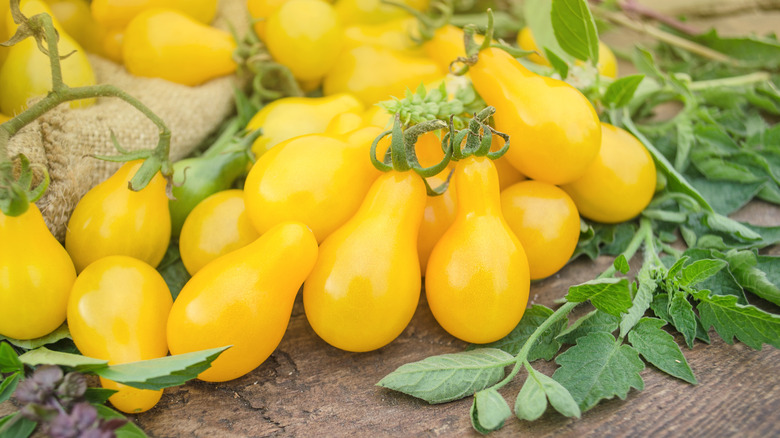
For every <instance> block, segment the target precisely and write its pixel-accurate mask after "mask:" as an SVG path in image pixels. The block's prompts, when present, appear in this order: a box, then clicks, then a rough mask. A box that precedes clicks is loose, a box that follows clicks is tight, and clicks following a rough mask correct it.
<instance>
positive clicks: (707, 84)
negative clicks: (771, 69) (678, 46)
mask: <svg viewBox="0 0 780 438" xmlns="http://www.w3.org/2000/svg"><path fill="white" fill-rule="evenodd" d="M770 79H771V75H770V74H769V73H767V72H765V71H758V72H754V73H750V74H746V75H742V76H733V77H730V78H721V79H711V80H708V81H697V82H691V83H690V84H689V85H688V87H689V88H690V89H691V90H706V89H709V88H717V87H739V86H742V85H749V84H755V83H759V82H766V81H768V80H770Z"/></svg>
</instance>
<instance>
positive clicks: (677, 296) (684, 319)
mask: <svg viewBox="0 0 780 438" xmlns="http://www.w3.org/2000/svg"><path fill="white" fill-rule="evenodd" d="M669 316H671V318H672V324H673V325H674V328H676V329H677V331H678V332H680V333H682V335H683V337H685V343H686V344H688V348H693V340H694V339H695V338H696V314H695V313H693V306H692V305H691V303H690V302H689V301H688V297H687V295H686V294H685V293H684V292H680V291H677V292H675V293H674V294H672V301H671V303H669Z"/></svg>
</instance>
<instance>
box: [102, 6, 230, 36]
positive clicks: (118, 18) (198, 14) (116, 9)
mask: <svg viewBox="0 0 780 438" xmlns="http://www.w3.org/2000/svg"><path fill="white" fill-rule="evenodd" d="M91 6H92V16H93V17H95V20H96V21H97V22H98V23H100V24H101V25H103V26H104V27H106V28H109V29H122V28H124V27H126V26H127V25H128V23H130V21H131V20H132V19H133V18H134V17H135V16H136V15H138V14H140V13H141V12H143V11H145V10H147V9H151V8H171V9H175V10H177V11H179V12H181V13H183V14H186V15H187V16H189V17H192V18H193V19H195V20H197V21H199V22H201V23H204V24H208V23H211V21H212V20H213V19H214V15H216V13H217V0H131V1H128V0H92V4H91Z"/></svg>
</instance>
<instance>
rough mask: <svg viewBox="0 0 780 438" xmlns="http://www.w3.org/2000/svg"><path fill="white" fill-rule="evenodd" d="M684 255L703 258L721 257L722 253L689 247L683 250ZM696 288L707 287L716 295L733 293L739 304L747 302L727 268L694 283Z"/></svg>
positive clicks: (702, 288) (691, 258)
mask: <svg viewBox="0 0 780 438" xmlns="http://www.w3.org/2000/svg"><path fill="white" fill-rule="evenodd" d="M685 255H686V256H687V257H689V259H690V260H692V261H696V260H704V259H722V258H723V257H724V254H723V253H721V252H718V251H714V250H710V249H702V248H691V249H688V250H686V251H685ZM694 289H696V290H704V289H708V290H710V291H712V293H715V294H716V295H734V296H736V297H737V298H738V302H739V303H740V304H747V303H748V302H747V299H746V298H745V292H744V291H743V289H742V286H740V285H739V283H738V282H737V280H736V279H735V278H734V276H733V275H732V274H731V271H730V270H728V269H721V270H720V271H718V272H717V273H715V275H713V276H712V277H710V278H708V279H706V280H704V281H702V282H700V283H697V284H696V287H695V288H694Z"/></svg>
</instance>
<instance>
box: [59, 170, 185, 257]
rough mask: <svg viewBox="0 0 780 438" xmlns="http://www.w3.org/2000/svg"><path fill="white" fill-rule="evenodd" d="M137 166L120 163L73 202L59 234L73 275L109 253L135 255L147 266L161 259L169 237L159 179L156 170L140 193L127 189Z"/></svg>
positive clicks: (168, 220)
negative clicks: (68, 218) (73, 266)
mask: <svg viewBox="0 0 780 438" xmlns="http://www.w3.org/2000/svg"><path fill="white" fill-rule="evenodd" d="M142 163H143V162H142V161H140V160H136V161H130V162H128V163H125V164H123V165H122V167H120V168H119V170H117V171H116V172H115V173H114V174H113V175H111V176H110V177H109V178H108V179H107V180H105V181H103V182H102V183H100V184H98V185H97V186H95V187H93V188H92V189H91V190H90V191H89V192H87V194H86V195H84V197H82V198H81V200H79V203H78V204H76V208H75V209H74V210H73V213H72V214H71V216H70V220H69V221H68V228H67V231H66V233H65V249H67V250H68V254H70V256H71V258H73V263H74V264H75V265H76V269H77V270H78V271H79V272H81V270H83V269H84V268H86V267H87V265H88V264H90V263H92V262H93V261H95V260H97V259H99V258H101V257H105V256H109V255H126V256H130V257H135V258H137V259H139V260H143V261H145V262H146V263H148V264H150V265H152V266H157V265H158V264H159V263H160V261H161V260H162V258H163V256H164V255H165V251H166V250H167V249H168V243H169V242H170V239H171V214H170V212H169V211H168V197H167V196H166V195H165V184H166V182H165V178H163V176H162V175H161V174H160V173H159V172H158V173H157V175H155V176H154V178H152V180H151V181H150V182H149V184H148V185H147V186H146V187H145V188H144V189H142V190H140V191H137V192H134V191H132V190H130V188H129V187H128V182H129V181H130V180H131V179H132V177H133V175H135V172H136V171H137V170H138V169H139V168H140V167H141V164H142Z"/></svg>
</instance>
